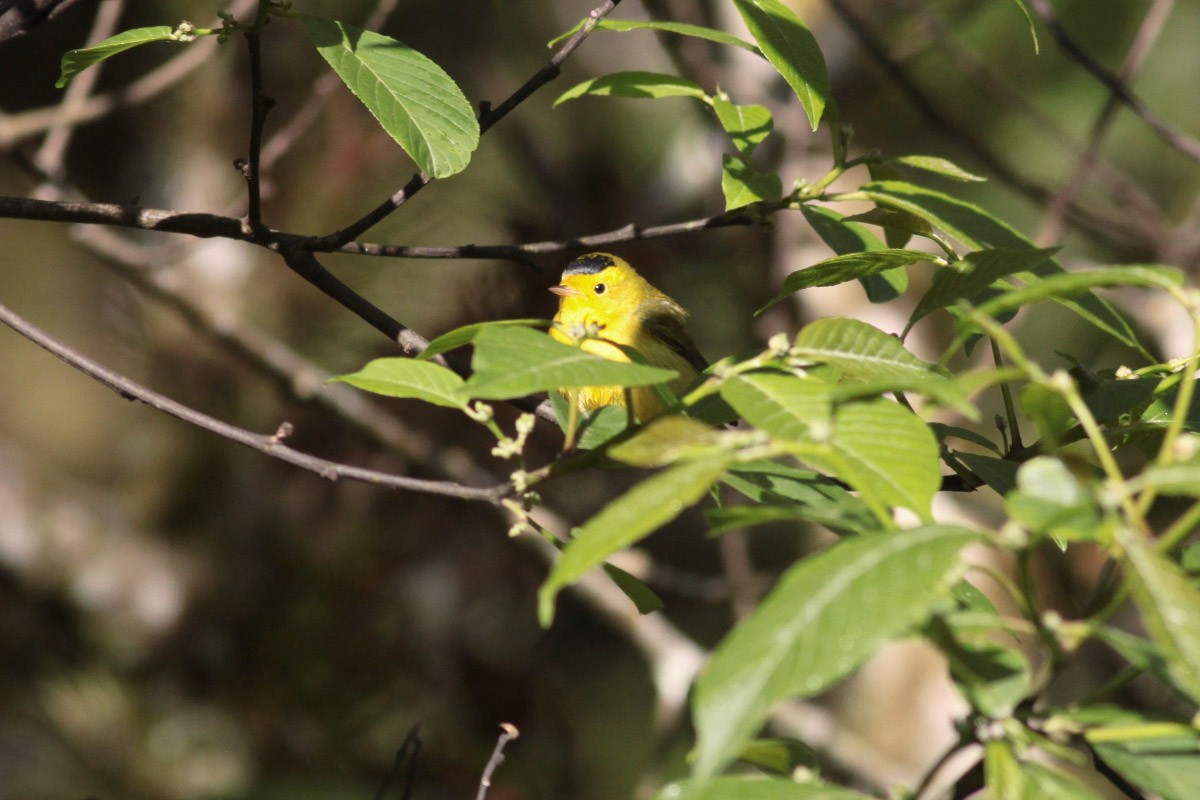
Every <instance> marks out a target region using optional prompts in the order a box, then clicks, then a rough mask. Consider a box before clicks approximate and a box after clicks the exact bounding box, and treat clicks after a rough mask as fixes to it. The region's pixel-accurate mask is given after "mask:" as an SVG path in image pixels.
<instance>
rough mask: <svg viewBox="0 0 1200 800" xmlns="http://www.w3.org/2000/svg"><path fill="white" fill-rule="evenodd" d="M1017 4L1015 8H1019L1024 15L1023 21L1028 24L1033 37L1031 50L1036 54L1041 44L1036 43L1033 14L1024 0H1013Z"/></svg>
mask: <svg viewBox="0 0 1200 800" xmlns="http://www.w3.org/2000/svg"><path fill="white" fill-rule="evenodd" d="M1013 2H1015V3H1016V4H1017V8H1019V9H1021V13H1022V14H1024V15H1025V22H1026V23H1028V24H1029V35H1030V36H1032V37H1033V52H1034V54H1038V53H1040V52H1041V45H1039V44H1038V34H1037V26H1036V25H1034V23H1033V14H1031V13H1030V12H1029V6H1028V4H1027V3H1026V0H1013Z"/></svg>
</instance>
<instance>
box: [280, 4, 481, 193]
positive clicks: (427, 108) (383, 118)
mask: <svg viewBox="0 0 1200 800" xmlns="http://www.w3.org/2000/svg"><path fill="white" fill-rule="evenodd" d="M297 18H298V19H299V20H300V22H301V23H302V24H303V25H304V30H305V31H306V32H307V33H308V38H309V41H311V42H312V44H313V46H314V47H316V48H317V52H319V53H320V54H321V57H322V58H324V59H325V60H326V61H327V62H329V66H331V67H333V70H334V72H336V73H337V74H338V77H340V78H341V79H342V82H343V83H345V84H346V86H347V87H348V88H349V89H350V91H351V92H353V93H354V95H355V96H356V97H357V98H358V99H359V100H361V101H362V103H363V105H365V106H366V107H367V110H368V111H370V112H371V114H372V116H374V117H375V119H377V120H378V121H379V124H380V125H382V126H383V129H384V130H386V131H387V132H388V134H389V135H391V137H392V138H393V139H395V140H396V142H397V143H398V144H399V145H400V146H401V147H402V148H404V152H406V153H408V155H409V156H410V157H411V158H412V160H413V161H415V162H417V166H419V167H420V168H421V170H422V171H423V172H425V173H426V174H427V175H429V176H430V177H433V178H445V177H448V176H450V175H453V174H455V173H456V172H461V171H462V170H463V169H464V168H465V167H466V166H467V164H468V163H469V162H470V160H471V154H472V153H473V152H474V151H475V148H476V147H478V146H479V122H478V120H476V118H475V110H474V109H473V108H472V107H471V104H470V103H469V102H467V98H466V97H464V96H463V93H462V90H461V89H459V88H458V84H456V83H455V82H454V80H453V79H452V78H451V77H450V76H449V75H447V74H446V72H445V71H444V70H443V69H442V68H441V67H439V66H438V65H437V64H435V63H434V62H433V61H431V60H430V59H428V58H426V57H425V56H423V55H421V54H420V53H418V52H417V51H416V50H414V49H412V48H411V47H409V46H408V45H406V44H403V43H402V42H398V41H396V40H395V39H392V38H390V37H387V36H383V35H381V34H378V33H372V32H371V31H366V30H363V29H362V28H356V27H354V26H353V25H347V24H345V23H342V22H338V21H336V20H331V19H326V18H324V17H316V16H310V15H307V14H299V15H297Z"/></svg>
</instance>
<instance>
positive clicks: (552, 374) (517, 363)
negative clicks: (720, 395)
mask: <svg viewBox="0 0 1200 800" xmlns="http://www.w3.org/2000/svg"><path fill="white" fill-rule="evenodd" d="M471 366H472V367H473V368H474V370H475V374H473V375H472V376H471V379H470V380H468V381H467V383H466V385H465V386H464V387H463V392H464V394H465V396H467V397H478V398H483V399H493V400H503V399H507V398H510V397H524V396H525V395H528V394H532V393H534V392H547V391H554V390H556V389H559V388H575V387H580V386H647V385H650V384H654V383H663V382H666V381H669V380H671V379H672V378H676V377H678V376H679V373H677V372H675V370H670V369H661V368H659V367H651V366H648V365H646V364H633V363H629V362H625V361H611V360H609V359H607V358H603V357H602V356H598V355H594V354H592V353H587V352H584V351H583V350H582V349H580V348H578V347H572V346H571V345H568V344H563V343H562V342H557V341H555V340H554V339H551V338H550V337H549V336H547V335H546V334H544V333H541V332H539V331H534V330H530V329H529V328H524V327H519V326H514V327H504V326H501V327H496V326H488V327H486V328H484V329H483V330H481V331H478V332H477V333H476V335H475V356H474V358H473V359H472V361H471Z"/></svg>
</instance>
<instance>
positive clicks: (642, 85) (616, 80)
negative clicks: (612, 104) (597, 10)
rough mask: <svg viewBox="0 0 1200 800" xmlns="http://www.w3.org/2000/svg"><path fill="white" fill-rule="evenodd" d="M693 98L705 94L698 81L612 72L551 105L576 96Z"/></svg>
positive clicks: (566, 93)
mask: <svg viewBox="0 0 1200 800" xmlns="http://www.w3.org/2000/svg"><path fill="white" fill-rule="evenodd" d="M588 96H591V97H631V98H638V99H641V98H648V97H695V98H697V99H700V100H704V99H706V98H707V97H708V95H707V94H706V93H705V92H704V89H702V88H701V87H700V84H698V83H694V82H693V81H689V80H687V79H685V78H679V77H676V76H674V75H664V74H662V73H658V72H637V71H631V72H614V73H612V74H611V75H601V76H600V77H598V78H589V79H587V80H586V81H582V82H580V83H577V84H575V85H574V86H572V87H571V88H570V89H567V90H566V91H565V92H563V93H562V94H560V95H559V96H558V99H557V100H555V101H554V105H555V106H558V105H560V104H562V103H565V102H567V101H568V100H575V99H576V98H579V97H588Z"/></svg>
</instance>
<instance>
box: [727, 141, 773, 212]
mask: <svg viewBox="0 0 1200 800" xmlns="http://www.w3.org/2000/svg"><path fill="white" fill-rule="evenodd" d="M721 191H722V192H723V193H724V195H725V210H726V211H733V210H734V209H737V208H742V207H743V206H748V205H750V204H751V203H757V202H759V201H761V200H778V199H779V198H781V197H783V181H781V180H780V179H779V176H778V175H770V174H767V173H764V172H756V171H754V170H753V169H752V168H751V167H750V166H749V165H748V164H747V163H746V162H745V161H743V160H742V159H741V158H739V157H737V156H733V155H730V154H728V153H725V154H724V155H722V156H721Z"/></svg>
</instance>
